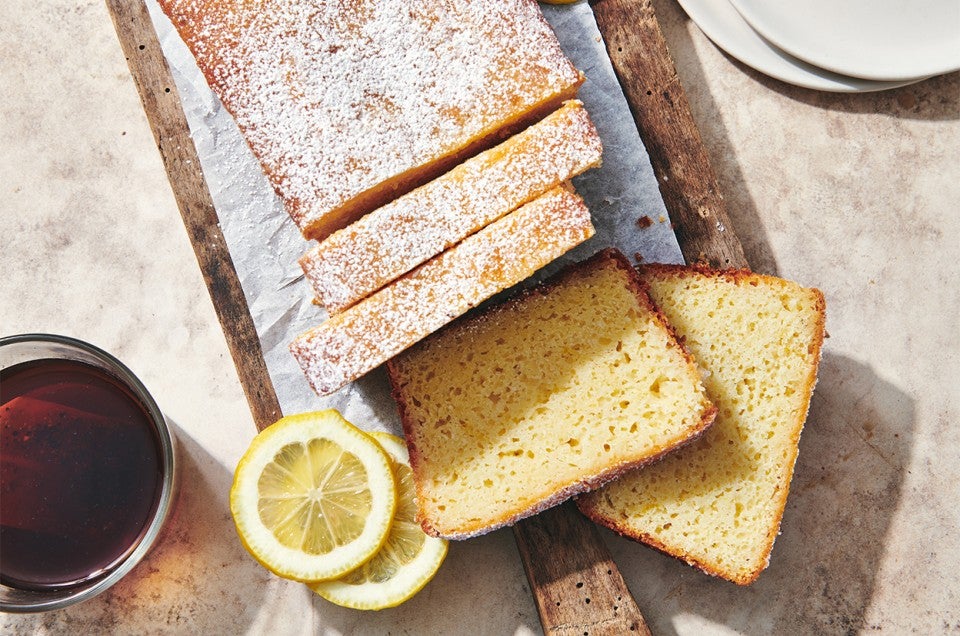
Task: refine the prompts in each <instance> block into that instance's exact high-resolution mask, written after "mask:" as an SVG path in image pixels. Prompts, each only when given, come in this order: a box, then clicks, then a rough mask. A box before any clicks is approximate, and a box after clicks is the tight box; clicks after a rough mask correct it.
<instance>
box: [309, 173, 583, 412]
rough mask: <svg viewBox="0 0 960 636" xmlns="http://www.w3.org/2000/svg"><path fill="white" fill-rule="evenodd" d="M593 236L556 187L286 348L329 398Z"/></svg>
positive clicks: (570, 198) (575, 201) (577, 201)
mask: <svg viewBox="0 0 960 636" xmlns="http://www.w3.org/2000/svg"><path fill="white" fill-rule="evenodd" d="M593 231H594V230H593V225H592V224H591V222H590V212H589V210H587V207H586V205H584V203H583V200H582V199H581V198H580V197H579V196H577V195H576V194H575V193H574V192H572V189H569V190H568V189H567V188H566V187H558V188H554V189H553V190H551V191H549V192H547V193H546V194H543V195H541V196H540V197H539V198H537V199H534V200H533V201H531V202H530V203H528V204H526V205H524V206H523V207H521V208H519V209H518V210H516V211H514V212H512V213H510V214H508V215H507V216H505V217H503V218H502V219H500V220H498V221H495V222H494V223H491V224H490V225H488V226H487V227H485V228H484V229H482V230H480V231H479V232H477V233H476V234H473V235H471V236H469V237H467V238H466V239H464V240H463V242H462V243H459V244H457V245H455V246H454V247H451V248H450V249H448V250H447V251H445V252H443V253H442V254H440V255H439V256H435V257H434V258H432V259H431V260H429V261H427V262H426V263H424V264H423V265H421V266H420V267H418V268H417V269H415V270H413V271H412V272H410V273H409V274H405V275H404V276H402V277H400V278H398V279H397V280H395V281H393V282H392V283H391V284H389V285H387V286H386V287H384V288H383V289H381V290H380V291H378V292H377V293H375V294H373V295H371V296H368V297H367V298H365V299H364V300H362V301H360V302H359V303H357V304H356V305H354V306H352V307H350V308H349V309H347V310H346V311H344V312H342V313H339V314H335V315H333V316H332V317H330V318H329V319H328V320H327V321H326V322H324V323H322V324H320V325H319V326H318V327H315V328H313V329H311V330H310V331H308V332H306V333H304V334H302V335H300V336H298V337H297V338H296V339H295V340H294V341H293V342H292V343H291V345H290V350H291V351H292V353H293V355H294V356H295V357H296V359H297V361H298V362H299V363H300V366H301V368H302V369H303V371H304V373H305V374H306V376H307V379H308V380H309V381H310V385H311V386H312V387H313V389H314V390H315V391H316V392H317V393H318V394H320V395H328V394H330V393H333V392H334V391H336V390H337V389H339V388H340V387H342V386H343V385H345V384H346V383H348V382H350V381H352V380H355V379H356V378H358V377H360V376H361V375H363V374H365V373H367V372H368V371H371V370H372V369H374V368H376V367H377V366H379V365H381V364H383V363H384V362H386V361H387V360H389V359H390V358H392V357H393V356H395V355H397V354H398V353H400V352H401V351H403V350H404V349H406V348H407V347H409V346H410V345H412V344H414V343H416V342H417V341H419V340H421V339H422V338H424V337H426V336H428V335H429V334H431V333H433V332H434V331H436V330H437V329H439V328H440V327H442V326H443V325H445V324H447V323H448V322H450V321H451V320H453V319H454V318H456V317H457V316H459V315H461V314H463V313H464V312H466V311H467V310H468V309H470V308H471V307H474V306H476V305H478V304H480V303H481V302H483V301H484V300H486V299H487V298H489V297H490V296H492V295H494V294H495V293H497V292H499V291H501V290H503V289H506V288H507V287H510V286H511V285H515V284H517V283H519V282H520V281H522V280H523V279H525V278H527V277H529V276H531V275H532V274H533V273H534V272H536V271H537V270H538V269H540V268H541V267H543V266H544V265H546V264H547V263H549V262H551V261H552V260H554V259H555V258H557V257H558V256H560V255H562V254H563V253H564V252H566V251H567V250H569V249H571V248H573V247H575V246H576V245H579V244H580V243H582V242H583V241H585V240H587V239H588V238H590V236H592V235H593Z"/></svg>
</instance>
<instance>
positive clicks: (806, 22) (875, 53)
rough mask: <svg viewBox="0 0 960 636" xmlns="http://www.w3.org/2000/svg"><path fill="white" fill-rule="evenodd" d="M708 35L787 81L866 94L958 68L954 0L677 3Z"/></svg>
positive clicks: (958, 14)
mask: <svg viewBox="0 0 960 636" xmlns="http://www.w3.org/2000/svg"><path fill="white" fill-rule="evenodd" d="M678 2H679V3H680V6H682V7H683V9H684V10H685V11H686V12H687V15H689V16H690V19H692V20H693V21H694V22H695V23H696V24H697V26H699V27H700V29H701V30H702V31H703V32H704V33H705V34H706V36H707V37H708V38H710V39H711V40H713V42H714V43H715V44H716V45H717V46H719V47H720V48H721V49H723V50H724V51H726V52H727V53H728V54H730V55H732V56H733V57H735V58H737V59H738V60H740V61H741V62H743V63H744V64H746V65H748V66H751V67H753V68H754V69H756V70H758V71H760V72H761V73H764V74H766V75H769V76H771V77H775V78H777V79H779V80H782V81H784V82H788V83H790V84H796V85H798V86H804V87H807V88H813V89H818V90H825V91H836V92H851V93H852V92H866V91H877V90H884V89H887V88H894V87H897V86H903V85H905V84H910V83H913V82H918V81H920V80H922V79H925V78H927V77H930V76H932V75H939V74H941V73H948V72H950V71H955V70H958V69H960V1H958V0H910V1H909V2H904V1H903V0H839V1H838V0H804V1H801V2H797V1H796V0H678Z"/></svg>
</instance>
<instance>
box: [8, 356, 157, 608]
mask: <svg viewBox="0 0 960 636" xmlns="http://www.w3.org/2000/svg"><path fill="white" fill-rule="evenodd" d="M161 453H162V451H161V449H160V441H159V438H158V435H157V432H156V430H155V428H154V426H153V424H152V421H151V418H150V415H149V413H148V411H147V410H146V408H145V407H144V405H143V404H142V403H141V402H140V400H138V399H137V397H136V396H135V395H134V394H132V393H131V392H130V391H129V390H128V389H127V388H126V387H125V386H124V385H123V384H122V383H121V382H120V381H119V380H117V379H116V378H114V377H113V376H111V375H110V374H108V373H107V372H105V371H103V370H101V369H99V368H97V367H95V366H92V365H90V364H86V363H84V362H78V361H72V360H52V359H46V360H33V361H30V362H24V363H20V364H16V365H14V366H11V367H9V368H6V369H3V370H2V371H0V582H2V583H3V584H4V585H8V586H11V587H15V588H20V589H27V590H49V589H57V588H62V587H68V586H72V585H76V584H79V583H81V582H84V581H88V580H91V579H95V578H97V577H98V576H100V575H102V574H103V573H104V572H107V571H109V570H110V569H111V568H112V567H113V566H114V565H116V564H117V563H118V562H120V561H122V560H123V559H124V558H125V557H126V555H127V554H128V553H129V552H130V551H131V550H132V549H133V547H134V546H135V545H136V543H137V541H138V539H139V538H140V537H141V536H142V535H143V534H144V532H145V531H146V529H147V527H148V524H149V523H150V519H151V517H152V515H153V513H154V511H155V510H156V508H157V506H158V504H159V501H160V495H161V489H162V486H163V457H162V454H161Z"/></svg>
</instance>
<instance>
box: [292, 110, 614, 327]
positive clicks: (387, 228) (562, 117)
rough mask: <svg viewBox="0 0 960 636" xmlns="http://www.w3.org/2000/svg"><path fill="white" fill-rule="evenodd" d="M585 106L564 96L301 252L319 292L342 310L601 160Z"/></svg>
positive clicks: (325, 301)
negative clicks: (535, 119)
mask: <svg viewBox="0 0 960 636" xmlns="http://www.w3.org/2000/svg"><path fill="white" fill-rule="evenodd" d="M601 150H602V147H601V144H600V138H599V137H598V136H597V131H596V129H595V128H594V127H593V124H592V122H591V121H590V117H589V115H587V111H586V110H584V109H583V106H582V105H581V103H580V102H578V101H570V102H567V103H566V104H565V105H564V106H563V107H562V108H560V109H559V110H558V111H556V112H555V113H553V114H551V115H549V116H548V117H547V118H546V119H544V120H543V121H541V122H539V123H537V124H534V125H533V126H531V127H530V128H528V129H527V130H525V131H523V132H521V133H518V134H516V135H514V136H513V137H511V138H510V139H508V140H507V141H505V142H503V143H502V144H500V145H499V146H496V147H495V148H492V149H490V150H488V151H486V152H484V153H482V154H480V155H477V156H476V157H474V158H472V159H469V160H467V161H466V162H464V163H463V164H461V165H459V166H457V167H456V168H454V169H453V170H451V171H450V172H448V173H446V174H444V175H442V176H441V177H438V178H437V179H435V180H433V181H431V182H430V183H427V184H426V185H423V186H421V187H419V188H417V189H416V190H414V191H412V192H410V193H408V194H406V195H405V196H402V197H400V198H399V199H397V200H395V201H392V202H391V203H388V204H387V205H385V206H383V207H382V208H379V209H377V210H374V211H373V212H371V213H370V214H368V215H367V216H365V217H363V218H362V219H360V220H359V221H357V222H356V223H353V224H352V225H350V226H349V227H346V228H344V229H342V230H340V231H338V232H335V233H334V234H332V235H331V236H329V237H328V238H327V239H326V240H324V241H323V242H322V243H320V244H319V245H317V246H316V247H314V248H313V249H312V250H310V251H309V252H307V253H306V254H305V255H304V256H303V257H302V258H301V259H300V265H301V266H302V267H303V271H304V273H305V274H306V275H307V279H308V280H309V281H310V283H311V284H312V285H313V288H314V291H315V292H316V295H317V299H318V300H319V301H320V303H321V304H323V305H324V306H325V307H326V308H327V310H328V311H330V312H338V311H343V310H344V309H346V308H347V307H349V306H350V305H352V304H354V303H356V302H357V301H358V300H360V299H362V298H363V297H365V296H367V295H368V294H370V293H372V292H375V291H376V290H378V289H380V288H381V287H383V286H384V285H386V284H387V283H389V282H390V281H392V280H394V279H395V278H397V277H398V276H400V275H402V274H404V273H406V272H408V271H410V270H411V269H413V268H414V267H416V266H417V265H419V264H420V263H423V262H424V261H426V260H428V259H430V258H432V257H433V256H436V255H437V254H439V253H440V252H442V251H443V250H445V249H446V248H448V247H450V246H451V245H453V244H455V243H458V242H460V241H461V240H463V239H464V238H465V237H467V236H469V235H470V234H473V233H474V232H476V231H477V230H479V229H480V228H482V227H484V226H486V225H487V224H489V223H491V222H493V221H496V220H497V219H498V218H500V217H502V216H503V215H505V214H507V213H508V212H511V211H513V210H515V209H516V208H518V207H520V206H521V205H523V204H524V203H527V202H528V201H531V200H532V199H534V198H536V197H538V196H540V195H541V194H543V193H544V192H546V191H547V190H549V189H551V188H554V187H556V186H558V185H560V184H561V183H563V182H564V181H567V180H568V179H570V178H572V177H574V176H576V175H578V174H580V173H582V172H584V171H585V170H587V169H588V168H591V167H594V166H597V165H599V163H600V153H601Z"/></svg>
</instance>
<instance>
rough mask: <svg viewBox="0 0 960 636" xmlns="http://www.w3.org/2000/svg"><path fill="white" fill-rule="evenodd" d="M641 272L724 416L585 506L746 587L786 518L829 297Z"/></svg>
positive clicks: (588, 498)
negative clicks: (687, 443)
mask: <svg viewBox="0 0 960 636" xmlns="http://www.w3.org/2000/svg"><path fill="white" fill-rule="evenodd" d="M641 271H642V275H643V278H644V280H645V281H647V283H648V284H649V286H650V293H651V296H652V297H653V299H654V301H655V302H656V303H657V304H658V306H659V307H660V308H661V310H662V311H663V313H664V314H665V315H666V316H667V319H668V320H669V321H670V323H671V324H672V325H673V327H674V329H675V330H676V331H677V333H678V335H679V336H680V337H681V338H682V339H683V341H684V343H685V345H686V347H687V348H688V349H689V350H690V352H691V353H692V354H693V356H694V357H695V358H696V359H697V362H698V363H699V364H700V365H701V366H702V367H703V368H705V369H706V370H707V371H708V375H707V377H706V379H705V380H704V383H705V384H706V387H707V392H708V394H709V395H710V399H711V400H712V401H713V402H714V403H715V404H716V405H717V408H718V409H719V413H718V415H717V421H716V423H715V424H714V425H713V427H711V429H710V430H709V431H707V433H706V434H705V435H704V436H703V438H702V439H700V440H698V441H697V442H696V443H694V444H691V445H690V446H688V447H686V448H683V449H681V450H680V451H678V452H677V453H675V454H672V455H670V456H668V457H665V458H664V459H663V460H662V461H661V462H658V463H657V464H655V465H652V466H649V467H646V468H644V469H642V470H638V471H635V472H632V473H630V474H628V475H625V476H623V477H621V478H620V479H618V480H617V481H616V482H614V483H611V484H610V485H608V486H606V487H605V488H603V489H601V490H598V491H595V492H593V493H590V494H588V495H585V496H583V497H581V498H580V499H579V500H578V501H577V505H578V506H579V507H580V509H581V510H582V511H583V512H584V513H585V514H586V515H587V516H589V517H590V518H592V519H593V520H595V521H597V522H598V523H601V524H603V525H605V526H608V527H610V528H612V529H613V530H616V531H617V532H619V533H620V534H623V535H624V536H627V537H631V538H633V539H636V540H639V541H643V542H644V543H648V544H650V545H652V546H654V547H656V548H659V549H660V550H662V551H664V552H666V553H667V554H671V555H674V556H677V557H679V558H681V559H684V560H685V561H687V562H688V563H690V564H691V565H694V566H696V567H698V568H700V569H702V570H704V571H705V572H707V573H710V574H713V575H715V576H721V577H723V578H726V579H729V580H731V581H734V582H735V583H739V584H741V585H743V584H747V583H750V582H752V581H754V580H755V579H756V578H757V577H758V576H759V575H760V572H761V571H762V570H763V569H764V568H765V567H766V566H767V563H768V561H769V557H770V550H771V549H772V547H773V541H774V539H775V538H776V536H777V532H778V530H779V527H780V519H781V517H782V516H783V509H784V505H785V504H786V499H787V492H788V490H789V488H790V479H791V476H792V474H793V466H794V462H795V460H796V457H797V443H798V441H799V437H800V430H801V429H802V428H803V423H804V420H805V419H806V415H807V409H808V406H809V404H810V396H811V393H812V391H813V385H814V383H815V381H816V377H817V365H818V362H819V359H820V349H821V344H822V342H823V335H824V300H823V295H822V294H821V293H820V292H819V291H818V290H816V289H805V288H803V287H800V286H799V285H797V284H795V283H791V282H788V281H784V280H781V279H778V278H773V277H770V276H761V275H758V274H752V273H750V272H747V271H724V272H719V271H711V270H699V269H688V268H682V267H669V266H649V267H645V268H643V269H642V270H641Z"/></svg>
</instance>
